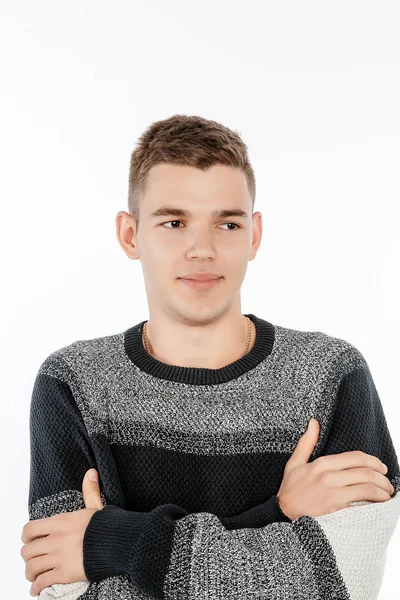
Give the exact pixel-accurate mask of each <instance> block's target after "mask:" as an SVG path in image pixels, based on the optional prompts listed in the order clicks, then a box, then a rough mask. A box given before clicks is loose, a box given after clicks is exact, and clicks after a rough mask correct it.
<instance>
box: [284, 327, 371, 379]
mask: <svg viewBox="0 0 400 600" xmlns="http://www.w3.org/2000/svg"><path fill="white" fill-rule="evenodd" d="M275 341H276V348H277V349H278V350H277V351H278V352H281V353H283V354H286V355H290V356H291V358H292V360H295V361H296V363H297V364H299V365H303V366H304V365H307V364H308V365H314V366H315V365H317V366H320V367H322V368H324V369H328V370H329V371H332V370H333V371H338V372H339V373H341V374H343V373H347V372H351V371H353V370H354V369H358V368H367V367H368V365H367V362H366V360H365V357H364V355H363V354H362V352H361V351H360V350H359V348H357V347H356V346H355V345H354V344H353V343H352V342H350V341H349V340H346V339H344V338H341V337H337V336H334V335H331V334H329V333H326V332H322V331H307V330H300V329H293V328H289V327H283V326H281V325H275Z"/></svg>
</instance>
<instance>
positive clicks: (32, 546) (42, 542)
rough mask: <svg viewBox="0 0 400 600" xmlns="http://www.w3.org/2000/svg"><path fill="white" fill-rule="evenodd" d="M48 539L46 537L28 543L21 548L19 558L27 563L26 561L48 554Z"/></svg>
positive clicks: (49, 548)
mask: <svg viewBox="0 0 400 600" xmlns="http://www.w3.org/2000/svg"><path fill="white" fill-rule="evenodd" d="M49 541H50V538H49V536H46V537H45V538H39V539H37V540H33V542H29V544H25V545H24V546H22V548H21V556H22V558H23V559H24V561H25V562H26V563H27V562H28V560H31V559H32V558H34V557H35V556H42V555H43V554H48V553H49V552H51V550H52V548H51V544H49Z"/></svg>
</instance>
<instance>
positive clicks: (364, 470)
mask: <svg viewBox="0 0 400 600" xmlns="http://www.w3.org/2000/svg"><path fill="white" fill-rule="evenodd" d="M319 432H320V425H319V422H318V421H317V420H316V419H311V421H310V423H309V428H308V429H307V430H306V432H305V433H304V434H303V435H302V436H301V438H300V439H299V441H298V442H297V446H296V448H295V450H294V452H293V454H292V456H291V457H290V459H289V460H288V461H287V463H286V465H285V470H284V472H283V480H282V483H281V486H280V488H279V491H278V493H277V494H276V496H277V498H278V500H279V505H280V507H281V509H282V511H283V513H284V514H285V515H287V516H288V517H289V519H291V520H292V521H294V520H295V519H297V518H298V517H300V516H301V515H309V516H311V517H317V516H321V515H327V514H331V513H333V512H336V511H338V510H341V509H343V508H348V507H351V502H357V501H365V500H367V501H369V502H386V501H387V500H390V499H391V497H392V494H394V492H395V490H394V487H393V486H392V484H391V483H390V481H389V479H388V478H387V477H385V473H387V468H386V467H385V465H384V464H383V463H382V462H381V461H380V460H379V458H377V457H375V456H373V455H370V454H366V453H365V452H362V451H359V450H353V451H351V452H342V453H340V454H335V455H327V456H320V457H319V458H317V459H315V460H314V461H313V462H311V463H309V462H308V460H309V458H310V456H311V454H312V452H313V450H314V447H315V445H316V443H317V441H318V436H319Z"/></svg>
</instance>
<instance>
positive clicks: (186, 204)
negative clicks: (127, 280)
mask: <svg viewBox="0 0 400 600" xmlns="http://www.w3.org/2000/svg"><path fill="white" fill-rule="evenodd" d="M163 207H169V208H172V209H181V210H184V211H188V212H189V213H190V215H187V216H186V215H179V214H173V213H171V212H169V213H168V214H167V213H166V214H163V215H158V216H154V215H153V214H152V213H154V212H155V211H157V210H159V209H161V208H163ZM229 209H239V210H242V211H245V212H246V213H247V217H246V216H234V215H230V216H223V217H221V216H213V214H212V213H213V211H216V210H218V211H221V210H229ZM125 214H126V213H125ZM133 223H135V221H134V220H133ZM230 223H235V224H236V225H232V224H231V225H230ZM261 232H262V222H261V214H260V213H254V215H252V202H251V198H250V195H249V191H248V187H247V181H246V177H245V175H244V173H243V171H241V170H240V169H239V168H234V167H229V166H225V165H215V166H213V167H211V168H210V169H208V170H207V171H201V170H199V169H196V168H194V167H189V166H181V165H174V164H169V163H162V164H159V165H156V166H155V167H153V168H152V169H151V170H150V172H149V178H148V183H147V188H146V192H145V194H144V195H143V196H142V197H141V198H140V226H139V230H138V232H137V234H136V236H134V238H133V239H132V243H133V244H134V245H135V246H136V252H137V254H136V255H134V254H132V253H129V255H130V256H131V257H132V258H139V259H140V261H141V264H142V269H143V275H144V281H145V286H146V291H147V297H148V302H149V306H150V307H154V309H156V310H157V309H159V308H161V309H162V310H163V311H165V310H166V311H167V312H169V313H171V314H172V313H173V314H177V313H179V314H180V315H181V316H183V315H186V317H187V318H188V319H189V320H190V321H193V320H196V321H200V322H201V321H203V320H204V319H207V318H209V317H210V316H211V315H215V314H217V313H220V312H222V311H223V310H227V309H228V308H229V307H232V305H233V303H234V302H235V301H238V299H239V298H240V287H241V285H242V281H243V279H244V277H245V274H246V270H247V264H248V261H249V260H253V258H254V257H255V255H256V253H257V250H258V247H259V244H260V241H261ZM132 248H133V247H132ZM127 253H128V252H127ZM199 271H207V272H211V273H213V274H214V275H218V276H220V277H221V279H219V281H218V283H216V285H214V286H212V287H211V288H209V289H207V290H204V289H202V290H200V289H196V288H194V287H192V286H189V285H186V284H185V283H183V282H182V280H181V279H180V278H182V277H187V276H188V275H190V274H191V273H193V272H199Z"/></svg>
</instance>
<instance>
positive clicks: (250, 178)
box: [128, 114, 256, 228]
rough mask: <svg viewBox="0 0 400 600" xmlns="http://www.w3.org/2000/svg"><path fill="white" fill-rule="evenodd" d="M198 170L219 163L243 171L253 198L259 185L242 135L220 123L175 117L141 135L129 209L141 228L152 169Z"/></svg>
mask: <svg viewBox="0 0 400 600" xmlns="http://www.w3.org/2000/svg"><path fill="white" fill-rule="evenodd" d="M164 162H166V163H173V164H176V165H188V166H191V167H197V168H198V169H202V170H203V171H205V170H207V169H208V168H209V167H212V166H213V165H216V164H222V165H229V166H232V167H239V168H241V169H242V170H243V172H244V174H245V176H246V179H247V185H248V187H249V192H250V195H251V198H252V207H253V208H252V209H253V211H254V202H255V195H256V182H255V177H254V172H253V168H252V166H251V164H250V161H249V158H248V153H247V146H246V144H245V143H244V142H243V140H242V138H241V137H240V135H239V133H238V132H237V131H236V130H235V131H232V130H231V129H229V128H228V127H225V126H224V125H222V124H221V123H218V122H217V121H210V120H208V119H204V118H203V117H199V116H196V115H180V114H177V115H173V116H172V117H169V118H168V119H164V120H163V121H156V122H154V123H152V124H151V125H150V126H149V127H148V128H147V130H146V131H145V132H144V133H143V134H142V135H141V136H140V138H139V140H138V142H137V145H136V148H135V149H134V150H133V152H132V154H131V161H130V169H129V192H128V209H129V213H130V214H131V215H132V216H133V217H134V219H135V221H136V225H137V228H138V227H139V196H140V194H141V193H144V191H145V187H146V183H147V177H148V173H149V171H150V169H151V168H152V167H154V166H155V165H157V164H159V163H164Z"/></svg>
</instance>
